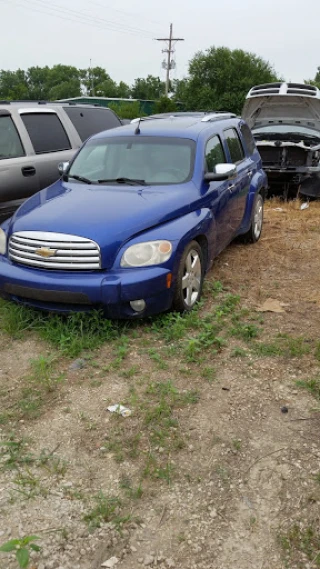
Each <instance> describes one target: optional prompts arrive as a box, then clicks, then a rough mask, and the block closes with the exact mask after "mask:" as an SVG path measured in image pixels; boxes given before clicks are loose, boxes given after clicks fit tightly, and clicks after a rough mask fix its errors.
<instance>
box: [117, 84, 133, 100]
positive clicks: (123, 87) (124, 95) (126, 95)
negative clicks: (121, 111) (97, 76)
mask: <svg viewBox="0 0 320 569" xmlns="http://www.w3.org/2000/svg"><path fill="white" fill-rule="evenodd" d="M118 97H120V98H121V99H130V97H131V89H130V87H129V85H127V83H124V82H123V81H120V83H119V85H118Z"/></svg>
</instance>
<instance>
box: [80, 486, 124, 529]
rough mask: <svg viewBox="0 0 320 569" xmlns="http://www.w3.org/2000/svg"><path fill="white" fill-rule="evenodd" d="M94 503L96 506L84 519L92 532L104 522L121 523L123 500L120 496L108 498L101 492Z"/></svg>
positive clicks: (94, 499)
mask: <svg viewBox="0 0 320 569" xmlns="http://www.w3.org/2000/svg"><path fill="white" fill-rule="evenodd" d="M93 502H94V506H93V507H92V509H91V510H89V512H87V514H85V515H84V517H83V519H84V521H85V522H87V524H88V526H89V529H90V530H91V531H92V530H94V529H96V528H98V527H100V525H101V523H102V522H114V523H115V524H116V525H117V524H119V523H120V520H121V517H120V511H121V509H120V508H121V500H120V498H119V497H118V496H106V495H105V494H104V493H103V492H102V491H100V492H99V494H97V495H96V496H94V498H93Z"/></svg>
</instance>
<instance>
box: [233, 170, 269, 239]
mask: <svg viewBox="0 0 320 569" xmlns="http://www.w3.org/2000/svg"><path fill="white" fill-rule="evenodd" d="M267 188H268V179H267V175H266V173H265V172H264V171H261V170H260V172H256V173H255V175H254V176H253V178H252V180H251V183H250V188H249V192H248V195H247V202H246V209H245V213H244V216H243V220H242V223H241V226H240V229H239V230H238V231H237V235H241V234H242V233H246V232H247V231H249V229H250V224H251V214H252V206H253V202H254V198H255V195H256V194H259V193H260V194H262V196H263V199H264V198H265V193H266V191H267Z"/></svg>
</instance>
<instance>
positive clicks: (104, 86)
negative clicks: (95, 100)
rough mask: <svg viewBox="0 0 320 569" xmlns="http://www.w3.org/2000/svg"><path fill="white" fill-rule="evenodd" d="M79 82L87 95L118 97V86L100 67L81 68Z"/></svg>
mask: <svg viewBox="0 0 320 569" xmlns="http://www.w3.org/2000/svg"><path fill="white" fill-rule="evenodd" d="M80 76H81V82H82V85H83V86H84V88H85V92H86V94H87V95H88V96H89V97H92V96H93V95H95V96H96V97H118V86H117V84H116V82H115V81H113V79H111V77H110V75H108V73H107V72H106V70H105V69H103V68H102V67H93V68H92V69H82V70H81V71H80Z"/></svg>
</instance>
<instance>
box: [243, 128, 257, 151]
mask: <svg viewBox="0 0 320 569" xmlns="http://www.w3.org/2000/svg"><path fill="white" fill-rule="evenodd" d="M240 130H241V134H242V136H243V140H244V143H245V145H246V147H247V150H248V153H249V154H253V153H254V151H255V149H256V145H255V142H254V139H253V136H252V133H251V130H250V128H249V127H248V125H247V124H242V125H241V127H240Z"/></svg>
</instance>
